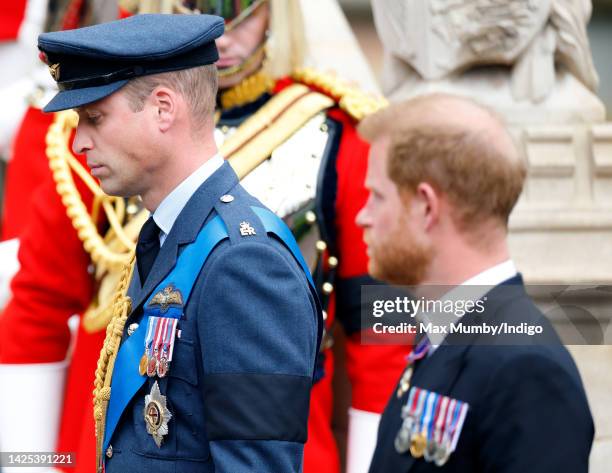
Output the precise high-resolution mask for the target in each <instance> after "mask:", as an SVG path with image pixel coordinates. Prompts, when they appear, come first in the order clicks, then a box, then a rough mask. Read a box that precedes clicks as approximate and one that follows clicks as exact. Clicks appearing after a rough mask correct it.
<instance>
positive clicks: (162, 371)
mask: <svg viewBox="0 0 612 473" xmlns="http://www.w3.org/2000/svg"><path fill="white" fill-rule="evenodd" d="M175 321H176V319H169V318H167V317H166V318H164V320H163V322H162V323H163V336H162V342H161V354H160V356H159V361H158V363H157V376H159V377H160V378H163V377H164V376H166V375H167V374H168V369H169V363H168V355H169V353H168V352H169V349H170V339H171V338H172V332H171V330H172V327H173V323H172V322H175Z"/></svg>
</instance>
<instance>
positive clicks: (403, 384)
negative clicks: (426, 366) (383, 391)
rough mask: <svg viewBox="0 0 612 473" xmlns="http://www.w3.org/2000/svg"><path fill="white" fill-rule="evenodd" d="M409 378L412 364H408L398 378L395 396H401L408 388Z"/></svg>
mask: <svg viewBox="0 0 612 473" xmlns="http://www.w3.org/2000/svg"><path fill="white" fill-rule="evenodd" d="M410 378H412V365H410V366H408V367H407V368H406V370H405V371H404V374H402V378H401V379H400V382H399V386H398V388H397V398H398V399H399V398H400V397H402V396H403V395H404V394H406V392H407V391H408V389H410Z"/></svg>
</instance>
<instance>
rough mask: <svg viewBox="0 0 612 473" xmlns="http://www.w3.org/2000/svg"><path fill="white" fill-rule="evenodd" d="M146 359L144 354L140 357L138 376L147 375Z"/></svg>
mask: <svg viewBox="0 0 612 473" xmlns="http://www.w3.org/2000/svg"><path fill="white" fill-rule="evenodd" d="M147 359H148V358H147V355H146V354H145V355H142V356H141V357H140V363H139V365H138V372H139V373H140V376H144V375H146V374H147Z"/></svg>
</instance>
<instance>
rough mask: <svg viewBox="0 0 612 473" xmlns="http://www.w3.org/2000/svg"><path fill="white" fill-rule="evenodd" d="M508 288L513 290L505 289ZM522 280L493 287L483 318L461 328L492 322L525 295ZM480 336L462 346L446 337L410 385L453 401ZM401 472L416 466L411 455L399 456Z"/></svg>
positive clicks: (466, 339)
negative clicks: (466, 360)
mask: <svg viewBox="0 0 612 473" xmlns="http://www.w3.org/2000/svg"><path fill="white" fill-rule="evenodd" d="M508 286H514V287H513V288H511V289H508ZM524 293H525V290H524V287H523V280H522V278H521V276H520V275H517V276H515V277H513V278H511V279H508V280H507V281H504V282H503V283H501V284H500V285H498V286H495V287H494V288H493V289H492V290H491V291H489V293H488V294H487V303H486V304H485V309H486V310H485V313H484V315H480V316H476V315H475V314H473V313H472V314H469V315H466V316H465V317H463V319H462V322H463V325H475V324H477V323H481V322H482V320H483V319H485V320H489V321H493V320H494V319H495V316H496V314H497V313H498V309H499V308H500V307H501V306H502V305H503V304H504V303H506V302H508V301H509V300H512V299H515V298H516V297H518V296H519V295H521V294H524ZM478 336H479V335H472V336H469V337H466V336H465V335H463V336H462V337H461V343H460V344H459V343H458V342H457V340H456V339H457V338H458V337H459V336H458V335H456V334H449V335H448V336H447V337H446V338H445V339H444V341H443V342H442V344H441V345H440V346H439V347H438V348H437V349H436V351H435V352H434V353H433V354H432V355H430V356H429V357H427V358H425V359H424V360H422V361H421V362H420V364H419V366H418V367H417V369H415V371H414V375H413V377H412V382H411V384H412V385H413V386H418V387H419V388H423V389H427V390H428V391H433V392H436V393H438V394H443V395H448V396H450V397H452V394H450V393H452V390H453V386H454V385H455V383H456V382H457V379H458V378H459V375H460V374H461V371H462V369H463V366H464V363H465V355H466V354H467V352H468V351H469V349H470V348H471V347H472V346H473V345H474V344H475V343H476V339H477V338H478ZM402 460H403V467H402V471H406V472H408V471H410V469H411V468H412V466H413V465H414V463H415V461H416V460H415V458H414V457H413V456H412V455H410V454H406V455H402Z"/></svg>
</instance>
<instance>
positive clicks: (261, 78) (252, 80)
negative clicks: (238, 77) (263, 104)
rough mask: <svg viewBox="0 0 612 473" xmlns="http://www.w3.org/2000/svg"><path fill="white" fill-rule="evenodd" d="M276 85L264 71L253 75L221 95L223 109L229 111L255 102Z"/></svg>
mask: <svg viewBox="0 0 612 473" xmlns="http://www.w3.org/2000/svg"><path fill="white" fill-rule="evenodd" d="M274 84H275V81H274V80H273V79H271V78H270V76H268V75H267V74H266V73H265V72H263V71H259V72H257V73H255V74H252V75H250V76H249V77H247V78H246V79H244V80H243V81H241V82H240V83H239V84H237V85H235V86H234V87H230V88H229V89H227V90H223V91H221V92H220V93H219V96H220V100H221V107H222V108H223V109H224V110H227V109H230V108H233V107H239V106H241V105H244V104H247V103H250V102H253V101H254V100H255V99H257V98H258V97H260V96H261V95H262V94H263V93H265V92H270V91H271V90H272V89H273V88H274Z"/></svg>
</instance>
